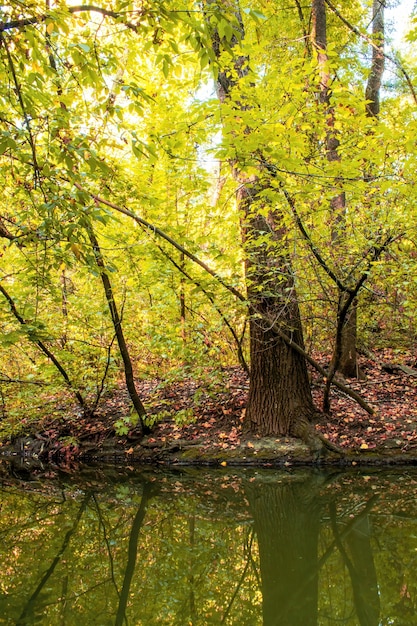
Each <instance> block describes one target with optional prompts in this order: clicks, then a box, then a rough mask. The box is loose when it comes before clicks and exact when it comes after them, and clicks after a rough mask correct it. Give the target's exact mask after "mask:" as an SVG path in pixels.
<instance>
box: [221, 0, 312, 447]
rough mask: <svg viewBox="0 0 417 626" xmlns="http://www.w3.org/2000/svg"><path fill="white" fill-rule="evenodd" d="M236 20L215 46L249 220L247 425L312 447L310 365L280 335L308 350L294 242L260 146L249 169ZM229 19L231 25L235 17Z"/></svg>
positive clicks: (240, 31)
mask: <svg viewBox="0 0 417 626" xmlns="http://www.w3.org/2000/svg"><path fill="white" fill-rule="evenodd" d="M213 6H216V8H217V9H218V10H221V11H227V10H228V11H230V6H229V3H220V4H217V3H214V4H213V3H210V2H209V3H208V9H209V10H210V9H212V8H213ZM231 17H232V19H231V23H234V27H235V32H234V33H233V32H232V34H231V36H229V37H227V35H226V33H225V35H223V36H221V34H220V32H221V31H220V27H219V25H217V27H215V28H214V29H213V34H212V41H213V50H214V52H215V55H216V60H217V61H218V62H219V64H220V68H219V72H218V76H217V94H218V97H219V100H220V103H221V104H222V105H226V106H224V109H225V113H224V114H223V119H224V120H225V122H224V128H223V133H224V134H225V135H226V141H229V142H230V143H231V144H232V146H233V150H236V153H237V157H236V158H235V159H232V158H230V159H229V160H230V164H231V167H232V170H233V176H234V178H235V180H236V182H237V185H238V189H237V193H236V200H237V206H238V210H239V213H240V214H241V220H242V238H243V241H244V247H245V255H246V261H245V268H246V284H247V295H248V308H249V313H250V356H251V359H250V363H251V365H250V388H249V397H248V404H247V408H246V417H245V420H246V426H247V428H248V430H251V431H252V432H253V431H255V432H258V433H259V434H262V435H273V434H275V435H283V434H291V435H294V436H301V437H302V438H304V439H305V440H306V441H309V442H310V443H312V442H313V441H314V436H313V430H312V428H311V421H312V418H313V416H314V412H315V410H314V406H313V401H312V396H311V390H310V385H309V380H308V374H307V366H306V362H305V359H304V358H303V357H302V355H301V354H300V353H299V352H296V351H294V350H293V348H292V347H291V346H290V345H288V343H287V342H286V341H285V340H284V339H283V338H282V336H279V334H277V332H276V330H277V328H279V329H280V330H281V331H282V332H283V333H285V334H286V335H288V336H290V337H291V339H292V340H293V341H294V342H295V343H296V344H297V345H298V346H300V347H301V348H304V342H303V333H302V327H301V318H300V312H299V308H298V301H297V294H296V287H295V281H294V274H293V270H292V263H291V257H290V254H289V250H288V243H287V238H288V227H287V226H286V224H285V221H284V218H283V215H282V209H281V207H280V206H279V205H278V206H277V204H278V202H277V200H276V198H274V200H275V202H271V201H270V200H269V198H268V190H270V189H271V187H272V186H271V182H270V173H269V172H268V164H267V163H265V162H262V164H260V165H259V166H258V167H255V168H253V163H254V161H255V162H256V158H257V155H256V153H257V152H258V150H259V149H258V147H257V148H256V149H255V150H254V152H253V153H252V154H251V153H250V152H249V154H247V153H246V155H245V156H246V158H248V160H249V162H250V164H251V169H252V173H249V172H247V171H245V169H246V168H245V166H244V164H243V163H242V159H241V158H240V156H239V148H240V147H241V143H242V142H244V141H246V140H247V141H248V142H250V134H251V129H250V128H249V126H248V125H246V126H244V127H243V128H242V127H241V128H237V127H236V124H235V123H234V119H235V118H238V124H239V125H240V126H241V124H240V118H239V117H238V116H239V115H243V116H244V115H245V112H246V111H247V110H248V109H250V108H251V107H253V106H254V105H253V104H251V100H250V95H249V96H248V92H247V91H246V90H245V87H243V88H242V87H241V83H242V82H243V81H245V86H246V87H247V86H248V81H249V83H250V80H251V79H252V72H251V68H250V59H249V57H248V56H245V55H243V54H242V53H241V52H240V50H239V47H240V44H242V43H243V42H244V38H245V31H244V25H243V20H242V15H241V12H240V8H239V5H238V4H237V3H235V5H234V6H233V13H232V16H231ZM223 19H227V15H226V16H225V17H223ZM220 24H222V22H221V21H220ZM224 50H227V51H229V52H230V58H229V59H227V61H226V64H224V65H222V62H223V63H224V61H223V59H224V55H223V56H222V53H223V52H224ZM249 89H250V84H249ZM233 118H234V119H233ZM226 120H227V121H226ZM227 124H229V126H228V125H227ZM233 142H235V144H234V145H233ZM236 145H237V146H238V147H237V149H236Z"/></svg>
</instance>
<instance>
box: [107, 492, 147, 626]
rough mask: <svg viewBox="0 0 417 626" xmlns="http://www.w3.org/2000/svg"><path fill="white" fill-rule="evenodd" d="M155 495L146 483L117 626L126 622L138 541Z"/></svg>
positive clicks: (133, 537) (127, 567) (136, 518)
mask: <svg viewBox="0 0 417 626" xmlns="http://www.w3.org/2000/svg"><path fill="white" fill-rule="evenodd" d="M152 493H153V486H152V484H151V483H145V484H144V487H143V494H142V500H141V502H140V507H139V509H138V512H137V513H136V515H135V519H134V520H133V524H132V529H131V531H130V538H129V548H128V558H127V564H126V569H125V575H124V579H123V587H122V591H121V593H120V598H119V606H118V607H117V615H116V621H115V626H122V624H123V622H124V621H125V620H126V622H127V618H126V608H127V603H128V600H129V594H130V586H131V584H132V579H133V574H134V573H135V567H136V558H137V554H138V540H139V532H140V529H141V528H142V524H143V520H144V518H145V515H146V509H147V507H148V503H149V500H150V498H151V496H152Z"/></svg>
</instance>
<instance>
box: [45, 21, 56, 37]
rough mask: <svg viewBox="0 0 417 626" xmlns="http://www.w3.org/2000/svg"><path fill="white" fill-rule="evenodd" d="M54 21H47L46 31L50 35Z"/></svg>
mask: <svg viewBox="0 0 417 626" xmlns="http://www.w3.org/2000/svg"><path fill="white" fill-rule="evenodd" d="M54 28H55V26H54V23H53V22H49V24H48V25H47V27H46V32H47V33H48V35H50V34H51V33H52V32H53V31H54Z"/></svg>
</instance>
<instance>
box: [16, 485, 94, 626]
mask: <svg viewBox="0 0 417 626" xmlns="http://www.w3.org/2000/svg"><path fill="white" fill-rule="evenodd" d="M90 497H91V494H86V496H85V498H84V500H83V501H82V503H81V506H80V508H79V510H78V513H77V516H76V518H75V521H74V523H73V525H72V528H70V529H69V531H68V532H67V533H66V534H65V537H64V541H63V542H62V545H61V547H60V549H59V551H58V553H57V555H56V556H55V558H54V560H53V561H52V563H51V565H50V566H49V567H48V569H47V570H46V572H45V574H44V575H43V576H42V579H41V581H40V583H39V585H38V586H37V587H36V589H35V591H34V592H33V593H32V595H31V596H30V598H29V600H28V601H27V603H26V605H25V606H24V608H23V611H22V612H21V614H20V617H19V618H18V620H17V621H16V626H26V624H29V623H32V622H34V610H35V606H36V602H37V600H38V598H39V595H40V593H41V592H42V590H43V589H44V588H45V585H46V583H47V582H48V580H49V579H50V577H51V576H52V574H53V573H54V571H55V568H56V566H57V565H58V563H59V562H60V561H61V558H62V555H63V554H64V552H65V551H66V549H67V548H68V545H69V542H70V541H71V537H72V536H73V534H74V533H75V531H76V530H77V527H78V524H79V522H80V519H81V517H82V515H83V513H84V511H85V509H86V507H87V504H88V501H89V500H90Z"/></svg>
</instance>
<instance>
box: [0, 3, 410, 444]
mask: <svg viewBox="0 0 417 626" xmlns="http://www.w3.org/2000/svg"><path fill="white" fill-rule="evenodd" d="M0 12H1V21H0V58H1V65H0V72H1V81H0V160H1V167H0V176H1V184H2V189H3V193H2V198H1V200H0V203H1V209H0V237H1V242H0V244H1V252H0V257H1V258H0V326H1V332H0V351H1V366H0V439H1V441H2V442H3V445H4V444H5V443H10V442H13V441H17V440H19V441H20V440H21V439H22V438H24V437H34V436H35V435H36V437H37V441H38V444H39V445H40V446H41V447H42V448H43V447H44V445H45V442H46V441H49V440H50V439H53V438H56V439H58V440H59V442H60V443H59V445H58V444H56V445H57V446H58V448H59V449H60V450H63V449H65V450H67V454H70V452H68V451H69V450H72V451H73V452H74V450H77V449H78V448H79V445H80V439H81V438H82V437H85V436H86V435H85V433H86V432H87V433H88V432H90V433H91V434H93V435H94V437H96V439H97V438H100V432H101V434H103V433H104V432H106V433H107V434H108V433H113V435H114V436H115V437H119V438H123V437H124V438H125V440H126V442H127V445H128V446H130V444H131V442H132V440H135V441H139V442H140V441H141V440H142V438H144V437H145V438H147V441H148V443H149V442H151V443H152V441H153V442H155V438H152V435H153V434H155V432H157V430H158V428H159V429H160V430H159V433H160V435H161V433H162V435H163V439H164V442H165V441H166V440H168V441H173V440H175V439H178V438H179V437H182V438H183V437H186V436H187V435H184V433H186V432H188V433H189V435H188V436H189V437H190V438H192V437H198V436H199V432H200V431H201V430H202V431H204V428H207V429H208V428H210V427H212V426H213V424H214V422H215V418H214V417H213V415H214V414H216V415H217V414H219V415H220V417H221V423H219V424H218V425H217V426H218V428H217V430H216V432H215V435H213V436H215V437H216V440H217V441H218V437H219V436H220V438H221V439H222V438H223V440H227V441H228V442H229V444H230V445H232V443H233V441H232V440H237V438H238V437H240V436H241V435H243V434H245V433H246V434H249V435H250V436H255V437H265V436H270V437H271V436H272V437H294V438H297V439H301V440H302V441H303V442H304V443H305V444H307V446H308V447H309V449H310V450H311V451H312V452H313V453H314V454H318V455H320V454H321V453H322V452H323V450H326V449H330V450H332V451H333V452H337V451H338V450H340V446H341V445H342V446H343V445H353V446H357V447H359V448H362V449H368V448H372V447H374V445H375V438H376V437H380V438H381V437H382V438H383V439H384V438H386V437H387V433H389V431H396V429H398V432H399V433H401V446H400V447H401V449H403V450H404V449H405V445H406V446H407V450H409V449H410V448H412V447H413V445H414V446H416V445H417V440H416V430H415V424H416V422H415V420H417V414H416V410H415V409H414V407H415V399H416V397H417V389H416V387H415V385H416V384H417V381H416V380H415V378H416V377H417V370H416V369H414V367H415V366H416V365H417V354H416V346H417V344H416V342H417V327H416V321H415V312H416V308H417V290H416V286H417V237H416V220H415V210H416V209H415V207H416V202H417V195H416V191H415V189H416V186H415V180H414V178H415V171H416V161H417V146H416V136H417V132H416V131H417V117H416V112H417V57H416V54H415V41H416V39H417V15H416V14H413V12H412V11H411V10H409V11H408V12H406V11H405V9H403V8H402V7H401V5H395V4H394V3H393V2H392V0H389V1H388V3H387V2H385V0H371V1H369V0H354V1H349V2H347V1H346V0H337V1H333V0H311V2H308V3H301V2H300V0H289V1H288V2H287V1H286V2H278V0H253V1H252V0H201V1H200V2H197V1H192V0H133V1H129V0H113V1H109V0H102V1H98V2H97V3H92V4H76V3H75V2H72V1H71V0H69V1H68V2H65V0H59V1H57V2H54V1H53V0H46V2H44V1H42V2H40V1H39V0H33V1H31V2H18V1H17V0H16V1H15V0H12V1H11V2H9V3H8V4H7V5H3V6H2V7H1V8H0ZM399 29H403V30H404V37H403V40H402V41H401V42H400V40H399V39H398V37H397V35H396V34H397V32H398V30H399ZM390 394H391V395H390ZM387 398H388V400H387ZM384 400H387V402H388V405H389V412H390V415H391V417H392V416H393V415H396V416H397V417H398V419H400V420H401V423H398V424H397V423H395V425H394V426H393V427H392V428H391V427H390V428H388V426H386V427H384V428H383V427H382V426H381V423H382V422H383V421H384V420H386V419H387V410H388V409H387V406H388V405H384V404H382V402H383V401H384ZM397 401H398V403H397V404H396V402H397ZM211 409H213V410H211ZM216 411H217V413H216ZM365 419H366V420H367V421H366V422H364V421H363V420H365ZM332 420H333V421H332ZM334 420H336V421H334ZM390 423H391V426H392V423H393V422H392V421H391V422H390ZM80 424H82V427H81V426H80ZM407 424H408V428H406V426H407ZM350 427H352V428H353V427H356V428H359V427H360V428H361V429H362V431H363V433H368V435H369V437H368V438H366V437H365V435H364V434H362V435H360V436H359V435H357V433H356V431H355V433H356V434H355V437H350V436H349V434H346V433H348V431H347V430H346V431H344V430H343V429H348V428H350ZM77 428H78V430H77ZM164 429H165V430H164ZM187 429H188V430H187ZM362 431H361V432H362ZM164 433H165V434H164ZM178 433H180V434H178ZM219 433H220V434H219ZM344 433H345V434H344ZM378 433H379V434H378ZM200 434H201V433H200ZM162 435H161V436H162ZM106 436H107V435H106ZM398 436H400V435H398ZM394 439H395V434H394ZM344 440H345V441H344ZM404 441H406V444H404ZM413 442H414V443H413ZM229 444H223V445H229ZM155 445H156V444H155Z"/></svg>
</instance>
